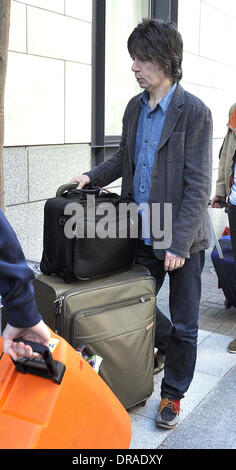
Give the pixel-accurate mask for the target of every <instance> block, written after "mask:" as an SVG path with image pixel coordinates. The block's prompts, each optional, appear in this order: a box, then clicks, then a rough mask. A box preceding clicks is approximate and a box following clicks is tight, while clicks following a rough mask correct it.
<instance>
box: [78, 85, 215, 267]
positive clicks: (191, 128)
mask: <svg viewBox="0 0 236 470" xmlns="http://www.w3.org/2000/svg"><path fill="white" fill-rule="evenodd" d="M140 96H141V93H140V94H139V95H137V96H134V97H133V98H132V99H131V100H130V101H129V103H128V105H127V107H126V110H125V113H124V117H123V129H122V139H121V143H120V147H119V149H118V151H117V152H116V153H114V154H113V155H112V156H111V157H110V158H109V159H107V160H106V161H105V162H103V163H102V164H100V165H98V166H97V167H95V168H94V169H93V170H91V171H89V172H87V173H86V174H88V175H89V176H90V179H91V183H92V184H96V185H99V186H105V185H107V184H110V183H111V182H112V181H114V180H116V179H117V178H120V177H121V176H122V190H121V194H122V196H124V197H132V195H133V173H134V163H133V161H134V150H135V139H136V131H137V125H138V118H139V113H140ZM211 178H212V117H211V112H210V110H209V109H208V108H207V106H206V105H205V104H204V103H203V102H202V101H201V100H200V99H198V98H197V97H196V96H194V95H192V94H190V93H188V92H186V91H185V90H184V89H183V88H182V86H181V85H180V84H178V85H177V87H176V90H175V93H174V95H173V98H172V101H171V103H170V106H169V108H168V111H167V116H166V119H165V123H164V126H163V130H162V134H161V138H160V142H159V145H158V149H157V153H156V158H155V162H154V166H153V172H152V184H151V190H150V198H149V204H151V203H153V202H155V203H161V204H160V205H161V206H163V203H166V202H168V203H172V243H171V245H170V246H169V247H167V248H168V250H170V251H172V252H173V253H176V254H177V255H179V256H183V257H185V258H189V256H190V254H192V253H196V252H198V251H201V250H204V249H206V248H208V247H209V244H210V229H209V223H208V215H207V206H208V202H209V198H210V193H211ZM154 252H155V255H156V256H157V257H158V258H160V259H163V258H164V256H165V252H164V250H162V249H161V250H159V249H155V250H154Z"/></svg>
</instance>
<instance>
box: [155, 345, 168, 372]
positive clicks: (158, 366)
mask: <svg viewBox="0 0 236 470" xmlns="http://www.w3.org/2000/svg"><path fill="white" fill-rule="evenodd" d="M165 359H166V356H165V355H164V354H162V353H161V352H160V351H156V352H155V353H154V374H158V372H161V371H162V370H163V369H164V366H165Z"/></svg>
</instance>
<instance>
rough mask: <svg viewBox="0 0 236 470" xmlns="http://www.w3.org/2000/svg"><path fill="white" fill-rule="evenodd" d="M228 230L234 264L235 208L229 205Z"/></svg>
mask: <svg viewBox="0 0 236 470" xmlns="http://www.w3.org/2000/svg"><path fill="white" fill-rule="evenodd" d="M229 228H230V237H231V242H232V249H233V254H234V258H235V263H236V206H235V205H233V204H231V205H230V206H229Z"/></svg>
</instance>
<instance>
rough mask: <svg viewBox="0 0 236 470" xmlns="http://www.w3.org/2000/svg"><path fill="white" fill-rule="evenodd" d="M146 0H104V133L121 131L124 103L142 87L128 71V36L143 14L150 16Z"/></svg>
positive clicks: (115, 134)
mask: <svg viewBox="0 0 236 470" xmlns="http://www.w3.org/2000/svg"><path fill="white" fill-rule="evenodd" d="M150 3H151V2H150V1H149V0H108V1H107V2H106V48H105V57H106V67H105V135H107V136H117V135H121V132H122V117H123V113H124V110H125V107H126V105H127V103H128V101H129V100H130V98H132V96H134V95H135V94H137V93H139V92H140V91H141V89H140V87H139V86H138V84H137V82H136V80H135V78H134V74H133V72H132V71H131V66H132V60H131V58H130V56H129V53H128V49H127V40H128V37H129V35H130V34H131V32H132V31H133V29H134V28H135V26H136V25H137V24H138V22H139V21H141V20H142V18H147V17H150Z"/></svg>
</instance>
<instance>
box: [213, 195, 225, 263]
mask: <svg viewBox="0 0 236 470" xmlns="http://www.w3.org/2000/svg"><path fill="white" fill-rule="evenodd" d="M217 202H218V203H219V204H220V205H221V206H222V208H223V207H227V204H226V203H223V202H222V201H217ZM210 205H211V201H210V202H209V204H208V207H209V206H210ZM208 217H209V222H210V226H211V232H212V235H213V239H214V242H215V246H216V250H217V252H218V255H219V258H220V259H224V255H223V251H222V249H221V246H220V243H219V240H218V238H217V236H216V232H215V229H214V226H213V223H212V220H211V217H210V214H209V212H208Z"/></svg>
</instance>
